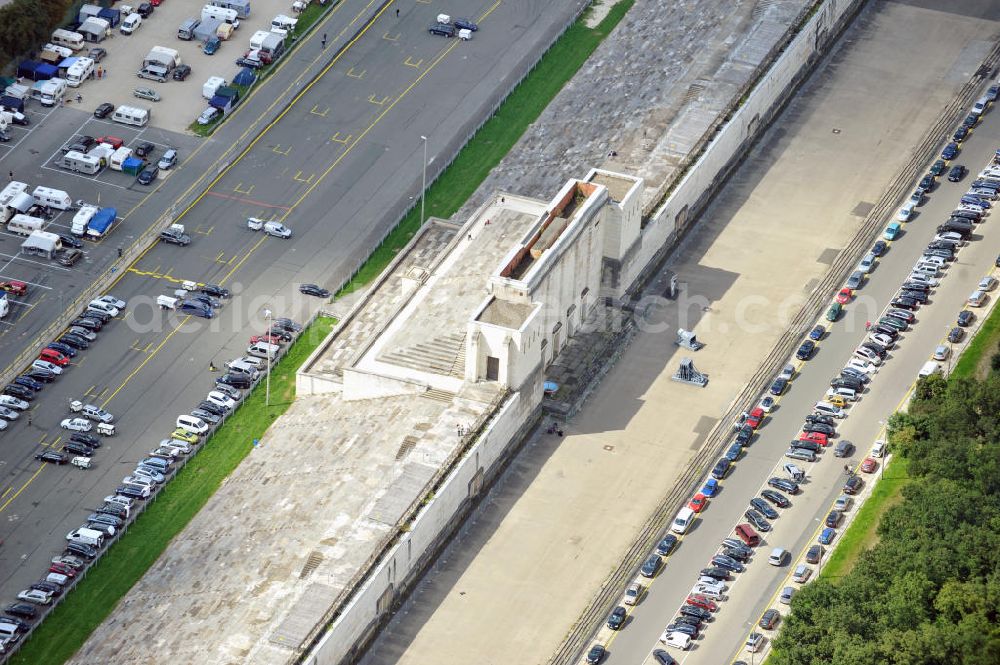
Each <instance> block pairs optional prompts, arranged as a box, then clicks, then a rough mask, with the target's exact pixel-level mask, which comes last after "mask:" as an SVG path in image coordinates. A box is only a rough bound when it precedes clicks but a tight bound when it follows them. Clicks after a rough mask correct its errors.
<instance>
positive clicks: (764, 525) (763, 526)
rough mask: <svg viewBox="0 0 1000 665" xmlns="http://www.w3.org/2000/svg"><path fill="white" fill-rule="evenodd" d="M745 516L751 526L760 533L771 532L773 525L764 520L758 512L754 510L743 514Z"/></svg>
mask: <svg viewBox="0 0 1000 665" xmlns="http://www.w3.org/2000/svg"><path fill="white" fill-rule="evenodd" d="M743 516H744V517H746V518H747V521H748V522H750V524H752V525H753V526H754V528H755V529H757V530H758V531H770V530H771V523H770V522H768V521H767V520H766V519H764V516H763V515H761V514H760V513H758V512H757V511H756V510H753V509H751V510H748V511H746V512H744V513H743Z"/></svg>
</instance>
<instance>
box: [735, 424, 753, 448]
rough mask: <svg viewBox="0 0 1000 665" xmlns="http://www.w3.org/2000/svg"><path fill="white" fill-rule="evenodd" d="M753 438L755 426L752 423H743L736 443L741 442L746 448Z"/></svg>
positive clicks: (737, 434)
mask: <svg viewBox="0 0 1000 665" xmlns="http://www.w3.org/2000/svg"><path fill="white" fill-rule="evenodd" d="M752 439H753V427H750V425H743V426H742V427H740V431H739V432H737V433H736V439H735V441H734V442H735V443H738V444H740V445H741V446H743V447H744V448H746V447H747V446H749V445H750V441H751V440H752Z"/></svg>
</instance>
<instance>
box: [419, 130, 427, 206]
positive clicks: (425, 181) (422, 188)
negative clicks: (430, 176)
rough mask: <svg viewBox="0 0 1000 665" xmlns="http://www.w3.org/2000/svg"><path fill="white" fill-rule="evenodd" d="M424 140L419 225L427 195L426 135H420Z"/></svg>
mask: <svg viewBox="0 0 1000 665" xmlns="http://www.w3.org/2000/svg"><path fill="white" fill-rule="evenodd" d="M420 140H421V141H423V142H424V164H423V173H424V176H423V186H422V187H421V188H420V226H423V225H424V199H425V198H426V197H427V137H426V136H421V137H420Z"/></svg>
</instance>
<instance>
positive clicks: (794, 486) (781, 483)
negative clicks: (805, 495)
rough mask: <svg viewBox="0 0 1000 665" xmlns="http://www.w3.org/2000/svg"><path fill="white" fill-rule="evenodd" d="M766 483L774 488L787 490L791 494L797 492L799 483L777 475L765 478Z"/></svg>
mask: <svg viewBox="0 0 1000 665" xmlns="http://www.w3.org/2000/svg"><path fill="white" fill-rule="evenodd" d="M767 484H768V485H769V486H770V487H773V488H774V489H778V490H781V491H783V492H788V493H789V494H791V495H793V496H794V495H795V494H798V493H799V484H798V483H796V482H795V481H792V480H788V479H787V478H778V477H777V476H773V477H771V478H768V479H767Z"/></svg>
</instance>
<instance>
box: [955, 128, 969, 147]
mask: <svg viewBox="0 0 1000 665" xmlns="http://www.w3.org/2000/svg"><path fill="white" fill-rule="evenodd" d="M968 135H969V128H968V127H966V126H965V125H962V126H961V127H959V128H958V129H956V130H955V133H954V134H952V135H951V138H952V139H953V140H955V141H957V142H958V143H961V142H962V141H964V140H965V137H966V136H968Z"/></svg>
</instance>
